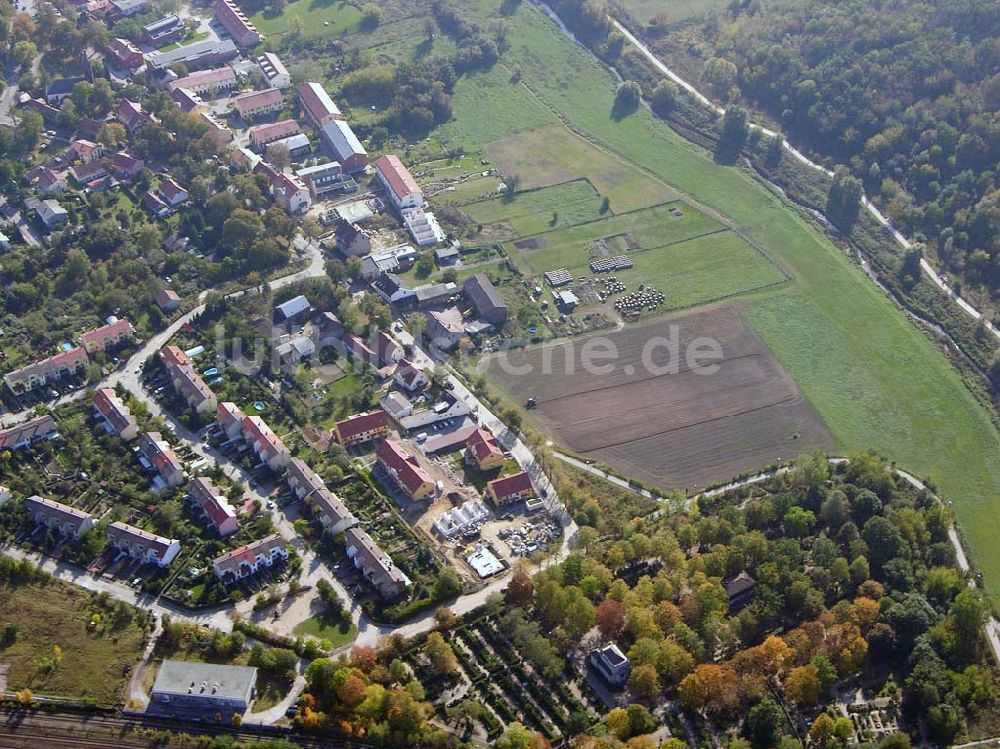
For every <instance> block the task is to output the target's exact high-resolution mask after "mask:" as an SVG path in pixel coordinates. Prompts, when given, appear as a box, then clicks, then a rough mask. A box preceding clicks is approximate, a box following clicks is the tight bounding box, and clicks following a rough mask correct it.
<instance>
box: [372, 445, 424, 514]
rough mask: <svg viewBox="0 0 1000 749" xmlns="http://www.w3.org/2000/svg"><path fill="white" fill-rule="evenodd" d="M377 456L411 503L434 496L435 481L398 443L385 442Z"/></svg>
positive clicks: (379, 447)
mask: <svg viewBox="0 0 1000 749" xmlns="http://www.w3.org/2000/svg"><path fill="white" fill-rule="evenodd" d="M375 454H376V456H377V457H378V462H379V465H381V466H382V468H383V470H384V471H385V472H386V473H387V474H388V475H389V477H390V478H391V479H392V480H393V482H394V483H395V484H396V486H398V487H399V488H400V489H401V490H402V491H403V493H404V494H405V495H406V497H407V498H408V499H409V500H410V501H412V502H419V501H420V500H423V499H427V498H429V497H431V496H432V495H433V494H434V481H433V480H431V477H430V476H428V475H427V472H426V471H424V469H423V468H421V467H420V463H419V462H418V461H417V459H416V457H414V456H413V455H410V454H409V453H407V452H406V451H405V450H403V448H402V447H400V445H399V444H398V443H396V442H393V441H392V440H385V441H383V442H382V444H380V445H379V446H378V450H377V451H376V453H375Z"/></svg>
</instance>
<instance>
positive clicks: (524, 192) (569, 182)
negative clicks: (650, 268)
mask: <svg viewBox="0 0 1000 749" xmlns="http://www.w3.org/2000/svg"><path fill="white" fill-rule="evenodd" d="M575 182H586V183H587V184H588V185H590V187H591V189H592V190H593V191H594V192H595V193H596V194H597V195H598V196H600V197H604V196H603V195H601V191H600V190H598V189H597V186H596V185H595V184H594V183H593V182H591V181H590V177H587V176H586V175H584V176H582V177H574V178H573V179H566V180H563V181H562V182H553V183H552V184H551V185H539V186H538V187H529V188H527V189H524V190H518V191H517V192H515V193H514V197H515V198H517V196H519V195H531V194H532V193H536V192H541V191H542V190H551V189H553V188H556V187H566V186H567V185H572V184H574V183H575ZM505 197H506V196H505V195H503V194H501V193H496V194H493V195H486V196H483V197H480V198H471V199H469V200H463V201H461V202H456V203H453V204H452V205H454V206H456V207H458V208H464V207H465V206H467V205H478V204H480V203H490V202H492V201H494V200H501V201H502V200H503V199H504V198H505ZM658 205H662V204H658ZM608 210H609V211H610V210H611V209H610V208H609V209H608ZM612 215H615V216H618V215H620V214H617V213H613V212H612Z"/></svg>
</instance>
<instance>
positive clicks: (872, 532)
mask: <svg viewBox="0 0 1000 749" xmlns="http://www.w3.org/2000/svg"><path fill="white" fill-rule="evenodd" d="M861 537H862V538H863V539H864V540H865V543H866V544H868V561H870V562H871V563H872V564H874V565H875V567H876V569H881V568H882V566H883V565H884V564H885V563H886V562H888V561H889V560H890V559H893V558H894V557H897V556H899V554H900V553H901V552H902V550H903V536H902V535H901V534H900V532H899V529H898V528H897V527H896V526H895V525H893V524H892V521H890V520H889V519H888V518H885V517H883V516H881V515H876V516H875V517H873V518H872V519H871V520H869V521H868V522H867V523H865V527H864V529H863V530H862V531H861Z"/></svg>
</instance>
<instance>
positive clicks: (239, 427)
mask: <svg viewBox="0 0 1000 749" xmlns="http://www.w3.org/2000/svg"><path fill="white" fill-rule="evenodd" d="M245 418H246V414H245V413H243V411H242V410H241V409H240V407H239V406H237V405H236V404H235V403H232V402H229V401H226V402H224V403H220V404H219V406H218V408H216V409H215V420H216V421H217V422H218V423H219V426H220V427H222V431H223V433H224V434H225V435H226V439H227V440H234V439H237V438H240V437H242V436H243V419H245Z"/></svg>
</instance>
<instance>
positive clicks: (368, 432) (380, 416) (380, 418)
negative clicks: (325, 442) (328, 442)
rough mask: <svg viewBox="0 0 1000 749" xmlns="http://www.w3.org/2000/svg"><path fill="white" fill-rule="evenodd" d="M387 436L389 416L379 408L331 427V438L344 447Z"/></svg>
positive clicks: (356, 415) (350, 417)
mask: <svg viewBox="0 0 1000 749" xmlns="http://www.w3.org/2000/svg"><path fill="white" fill-rule="evenodd" d="M387 434H389V415H388V414H387V413H386V412H385V411H383V410H382V409H381V408H377V409H375V410H374V411H369V412H368V413H363V414H354V415H353V416H349V417H348V418H346V419H343V420H341V421H338V422H337V423H336V424H334V425H333V434H332V436H333V438H334V439H335V440H337V442H339V443H340V444H341V445H343V446H344V447H350V446H351V445H359V444H361V443H363V442H370V441H371V440H374V439H380V438H382V437H385V436H386V435H387Z"/></svg>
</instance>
